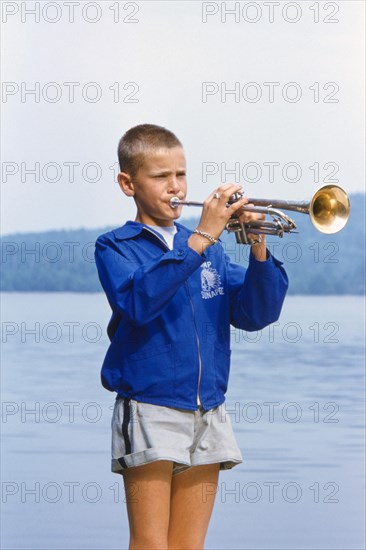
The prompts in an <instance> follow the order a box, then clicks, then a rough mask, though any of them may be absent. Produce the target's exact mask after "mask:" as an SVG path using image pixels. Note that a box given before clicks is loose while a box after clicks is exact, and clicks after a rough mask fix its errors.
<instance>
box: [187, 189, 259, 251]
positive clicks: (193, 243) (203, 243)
mask: <svg viewBox="0 0 366 550" xmlns="http://www.w3.org/2000/svg"><path fill="white" fill-rule="evenodd" d="M241 192H242V187H241V186H240V185H237V184H234V183H228V184H225V185H222V186H221V187H219V188H218V189H217V190H216V191H214V192H212V193H211V194H210V195H209V196H208V197H207V199H206V200H205V201H204V203H203V210H202V214H201V219H200V221H199V224H198V226H197V229H198V230H199V231H202V232H203V233H208V234H209V235H211V236H212V237H214V238H215V239H218V238H219V237H220V235H221V233H222V232H223V231H224V229H225V227H226V224H227V222H228V221H229V219H230V218H231V216H232V215H233V214H235V213H236V215H237V216H238V218H239V219H240V220H245V221H248V220H250V219H251V220H253V219H263V218H264V215H263V214H256V213H253V212H244V211H243V212H241V213H240V209H241V208H242V207H243V206H244V205H245V204H248V202H249V201H248V198H247V197H242V198H241V199H239V200H238V201H236V202H234V203H233V204H231V205H229V206H227V203H228V201H229V199H230V197H231V195H233V194H234V193H241ZM249 236H250V235H249ZM254 238H258V237H257V236H254ZM262 240H263V241H265V239H263V237H262ZM211 244H212V243H210V241H209V240H208V239H206V238H205V237H202V236H201V235H197V234H193V235H191V237H190V238H189V239H188V245H189V246H190V247H191V248H193V249H194V250H196V252H198V253H199V254H202V252H204V250H206V248H207V247H208V246H210V245H211ZM252 251H253V254H254V256H255V257H256V259H258V260H260V261H264V260H266V245H265V242H262V243H258V244H255V245H253V246H252Z"/></svg>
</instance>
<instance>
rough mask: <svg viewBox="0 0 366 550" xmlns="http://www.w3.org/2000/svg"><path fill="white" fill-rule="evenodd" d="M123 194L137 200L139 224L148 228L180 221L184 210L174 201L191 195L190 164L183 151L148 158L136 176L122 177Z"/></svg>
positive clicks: (160, 151)
mask: <svg viewBox="0 0 366 550" xmlns="http://www.w3.org/2000/svg"><path fill="white" fill-rule="evenodd" d="M118 182H119V184H120V187H121V189H122V191H123V192H124V193H125V194H126V195H128V196H133V198H134V200H135V202H136V206H137V214H136V221H137V222H140V223H145V224H147V225H160V226H169V225H173V220H175V219H177V218H179V216H180V213H181V209H182V207H179V206H178V208H174V209H173V208H172V207H171V206H170V199H171V198H172V197H178V198H179V199H184V198H185V196H186V192H187V182H186V160H185V156H184V151H183V149H182V148H181V147H174V148H172V149H165V148H164V149H158V150H156V151H152V152H150V153H147V154H146V155H145V159H144V163H143V165H142V166H141V168H139V170H138V172H137V174H136V176H135V177H134V178H131V177H130V175H129V174H126V173H120V174H119V176H118Z"/></svg>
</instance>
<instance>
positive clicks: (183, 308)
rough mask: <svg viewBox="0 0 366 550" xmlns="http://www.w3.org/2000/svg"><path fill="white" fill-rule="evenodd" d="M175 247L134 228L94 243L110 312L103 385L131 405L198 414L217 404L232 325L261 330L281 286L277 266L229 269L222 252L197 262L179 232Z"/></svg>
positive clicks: (277, 306) (212, 251)
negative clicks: (199, 409) (200, 409)
mask: <svg viewBox="0 0 366 550" xmlns="http://www.w3.org/2000/svg"><path fill="white" fill-rule="evenodd" d="M175 225H176V227H177V229H178V232H177V233H176V235H175V237H174V248H173V250H169V249H168V247H167V245H166V244H165V241H164V240H163V239H162V238H161V237H160V236H159V235H158V234H156V233H155V232H154V231H153V230H151V229H150V228H148V227H146V226H144V225H143V224H141V223H137V222H127V223H126V224H125V225H124V226H123V227H119V228H118V229H115V230H113V231H110V232H108V233H105V234H104V235H100V236H99V237H98V239H97V241H96V245H95V246H96V249H95V260H96V266H97V269H98V274H99V279H100V282H101V284H102V286H103V289H104V291H105V293H106V295H107V298H108V301H109V304H110V306H111V308H112V312H113V313H112V317H111V319H110V322H109V324H108V328H107V333H108V336H109V339H110V341H111V343H110V346H109V348H108V351H107V353H106V356H105V359H104V362H103V366H102V371H101V379H102V384H103V386H104V387H105V388H106V389H108V390H110V391H116V392H117V393H118V394H119V395H121V396H123V397H129V398H132V399H135V400H137V401H143V402H146V403H153V404H156V405H164V406H168V407H176V408H181V409H189V410H196V409H197V393H198V392H199V397H200V401H201V404H202V406H203V408H204V409H205V410H208V409H211V408H213V407H216V406H218V405H220V404H221V403H223V402H224V401H225V392H226V389H227V384H228V378H229V368H230V325H233V326H234V327H237V328H239V329H243V330H246V331H254V330H260V329H262V328H263V327H265V326H266V325H268V324H270V323H273V322H274V321H276V320H277V319H278V317H279V315H280V311H281V307H282V304H283V300H284V297H285V294H286V290H287V286H288V280H287V275H286V272H285V271H284V269H283V267H281V266H282V263H281V262H279V261H278V260H276V259H275V258H274V257H273V256H271V255H269V257H268V259H267V260H266V261H265V262H259V261H257V260H256V259H255V258H254V256H252V255H251V256H250V259H249V266H248V269H245V268H244V267H242V266H240V265H238V264H234V263H232V262H230V260H229V258H228V256H227V255H226V254H225V253H224V250H223V247H222V245H221V244H220V243H218V244H216V245H214V246H210V247H208V248H207V249H206V251H205V252H204V254H202V255H200V254H198V253H197V252H195V251H194V250H193V249H192V248H190V247H189V246H188V244H187V240H188V238H189V237H190V235H191V233H192V232H191V231H189V230H188V229H187V228H185V227H184V226H182V225H180V224H178V223H176V224H175Z"/></svg>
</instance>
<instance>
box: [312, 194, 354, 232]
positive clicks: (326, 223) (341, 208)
mask: <svg viewBox="0 0 366 550" xmlns="http://www.w3.org/2000/svg"><path fill="white" fill-rule="evenodd" d="M350 209H351V205H350V201H349V198H348V196H347V193H346V192H345V191H344V190H343V189H342V188H341V187H339V186H338V185H325V186H324V187H321V188H320V189H318V191H316V193H315V194H314V196H313V198H312V199H311V202H310V205H309V216H310V219H311V222H312V224H313V225H314V227H315V228H316V229H318V231H321V232H322V233H327V234H332V233H337V232H338V231H340V230H341V229H343V227H344V226H345V225H346V223H347V220H348V217H349V213H350Z"/></svg>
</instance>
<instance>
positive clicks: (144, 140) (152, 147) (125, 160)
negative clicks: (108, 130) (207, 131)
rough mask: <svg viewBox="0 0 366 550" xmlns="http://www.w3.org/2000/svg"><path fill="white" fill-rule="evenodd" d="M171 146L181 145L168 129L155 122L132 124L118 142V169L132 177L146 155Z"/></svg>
mask: <svg viewBox="0 0 366 550" xmlns="http://www.w3.org/2000/svg"><path fill="white" fill-rule="evenodd" d="M173 147H182V144H181V142H180V141H179V139H178V138H177V137H176V136H175V135H174V134H173V132H171V131H170V130H167V129H166V128H163V127H162V126H156V125H155V124H140V125H139V126H134V127H133V128H130V129H129V130H128V131H127V132H126V133H125V134H124V135H123V136H122V137H121V139H120V141H119V144H118V161H119V167H120V171H121V172H124V173H127V174H129V175H130V177H131V178H132V179H133V178H135V177H136V174H137V172H138V170H139V168H141V166H142V165H143V163H144V159H145V157H146V156H147V155H150V154H154V153H155V152H157V151H158V150H159V149H172V148H173Z"/></svg>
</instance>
